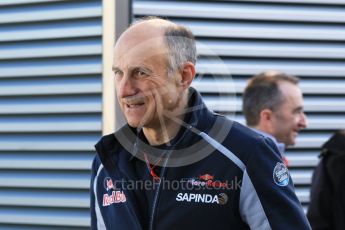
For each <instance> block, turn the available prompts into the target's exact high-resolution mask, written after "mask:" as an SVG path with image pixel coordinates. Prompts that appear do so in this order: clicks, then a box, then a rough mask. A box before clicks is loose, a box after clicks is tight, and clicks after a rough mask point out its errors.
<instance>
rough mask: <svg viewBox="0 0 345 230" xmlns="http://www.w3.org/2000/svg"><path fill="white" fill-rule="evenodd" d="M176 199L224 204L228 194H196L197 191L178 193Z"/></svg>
mask: <svg viewBox="0 0 345 230" xmlns="http://www.w3.org/2000/svg"><path fill="white" fill-rule="evenodd" d="M176 201H179V202H189V203H205V204H220V205H224V204H226V203H227V202H228V195H226V194H225V193H220V194H218V195H211V194H198V193H178V194H177V196H176Z"/></svg>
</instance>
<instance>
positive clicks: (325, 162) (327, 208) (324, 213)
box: [307, 130, 345, 230]
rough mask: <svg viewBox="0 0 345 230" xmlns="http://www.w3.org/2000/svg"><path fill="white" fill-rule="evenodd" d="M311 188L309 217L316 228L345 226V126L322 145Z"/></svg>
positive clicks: (340, 227)
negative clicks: (344, 128)
mask: <svg viewBox="0 0 345 230" xmlns="http://www.w3.org/2000/svg"><path fill="white" fill-rule="evenodd" d="M320 158H321V161H320V162H319V164H318V166H317V167H316V169H315V171H314V174H313V180H312V186H311V191H310V204H309V208H308V214H307V217H308V219H309V221H310V225H311V226H312V228H313V229H315V230H321V229H322V230H325V229H332V230H340V229H345V195H344V194H345V183H344V181H345V168H344V165H345V130H340V131H337V132H336V133H334V134H333V135H332V137H331V138H330V139H329V140H328V141H327V142H326V143H325V144H324V145H323V146H322V152H321V154H320Z"/></svg>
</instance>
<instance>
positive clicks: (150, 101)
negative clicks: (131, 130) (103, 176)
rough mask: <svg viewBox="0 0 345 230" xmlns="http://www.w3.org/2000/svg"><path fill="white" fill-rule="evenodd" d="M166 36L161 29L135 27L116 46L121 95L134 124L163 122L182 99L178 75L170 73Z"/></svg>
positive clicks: (115, 62)
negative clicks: (166, 114)
mask: <svg viewBox="0 0 345 230" xmlns="http://www.w3.org/2000/svg"><path fill="white" fill-rule="evenodd" d="M163 39H164V37H163V36H162V35H161V34H160V33H158V32H157V30H152V31H151V30H150V28H139V29H138V28H135V29H132V30H131V31H129V32H128V31H127V32H126V33H125V34H124V35H123V36H122V37H121V38H120V39H119V41H118V43H117V44H116V46H115V52H114V62H113V70H114V75H115V87H116V92H117V98H118V101H119V103H120V106H121V109H122V111H123V113H124V115H125V117H126V120H127V122H128V124H129V125H130V126H132V127H150V128H156V127H159V126H161V125H162V124H163V123H164V120H165V119H166V116H165V113H166V112H167V111H169V112H170V111H174V109H175V108H177V107H178V105H179V103H180V101H181V100H180V96H181V87H179V84H178V76H176V75H175V76H168V71H167V63H168V59H167V48H166V46H165V44H164V40H163ZM177 75H178V74H177Z"/></svg>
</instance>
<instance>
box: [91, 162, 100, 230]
mask: <svg viewBox="0 0 345 230" xmlns="http://www.w3.org/2000/svg"><path fill="white" fill-rule="evenodd" d="M96 158H97V157H95V158H94V160H93V162H92V168H91V181H90V212H91V229H92V230H97V217H96V210H95V192H94V181H95V177H96V174H97V169H98V164H97V160H96Z"/></svg>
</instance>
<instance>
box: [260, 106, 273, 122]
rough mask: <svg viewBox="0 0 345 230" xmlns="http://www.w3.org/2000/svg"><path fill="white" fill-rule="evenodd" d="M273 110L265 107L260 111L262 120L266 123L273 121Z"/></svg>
mask: <svg viewBox="0 0 345 230" xmlns="http://www.w3.org/2000/svg"><path fill="white" fill-rule="evenodd" d="M272 115H273V112H272V110H270V109H263V110H261V112H260V120H261V121H262V122H264V123H267V122H271V121H272Z"/></svg>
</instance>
